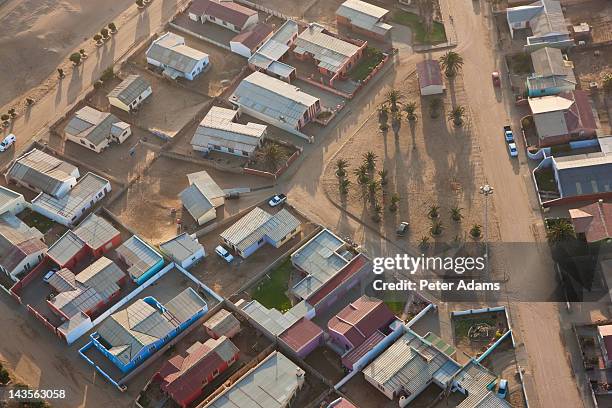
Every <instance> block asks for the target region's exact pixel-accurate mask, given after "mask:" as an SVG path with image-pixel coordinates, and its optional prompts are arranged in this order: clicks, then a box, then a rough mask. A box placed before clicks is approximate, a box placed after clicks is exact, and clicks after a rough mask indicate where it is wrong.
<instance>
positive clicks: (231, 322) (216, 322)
mask: <svg viewBox="0 0 612 408" xmlns="http://www.w3.org/2000/svg"><path fill="white" fill-rule="evenodd" d="M204 329H205V330H206V333H208V335H209V336H210V337H212V338H213V339H218V338H219V337H221V336H225V337H227V338H232V337H234V336H235V335H236V334H238V333H239V332H240V322H239V321H238V319H236V317H235V316H234V315H233V314H232V313H231V312H228V311H227V310H225V309H221V310H219V311H218V312H217V313H215V314H214V315H213V316H212V317H211V318H210V319H208V320H207V321H205V322H204Z"/></svg>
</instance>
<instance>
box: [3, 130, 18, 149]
mask: <svg viewBox="0 0 612 408" xmlns="http://www.w3.org/2000/svg"><path fill="white" fill-rule="evenodd" d="M15 141H17V136H15V135H14V134H12V133H9V135H8V136H7V137H5V138H4V140H2V142H0V152H4V151H6V150H8V148H9V147H11V145H12V144H13V143H15Z"/></svg>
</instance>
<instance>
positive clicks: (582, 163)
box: [553, 153, 612, 197]
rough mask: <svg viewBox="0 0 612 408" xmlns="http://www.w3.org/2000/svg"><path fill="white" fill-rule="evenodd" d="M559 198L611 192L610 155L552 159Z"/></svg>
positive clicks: (611, 161) (611, 170)
mask: <svg viewBox="0 0 612 408" xmlns="http://www.w3.org/2000/svg"><path fill="white" fill-rule="evenodd" d="M553 162H554V166H555V167H556V168H557V177H558V180H557V181H558V182H559V184H560V185H561V196H562V197H572V196H580V195H586V194H594V193H604V192H611V191H612V155H604V154H602V153H591V154H581V155H575V156H565V157H554V158H553Z"/></svg>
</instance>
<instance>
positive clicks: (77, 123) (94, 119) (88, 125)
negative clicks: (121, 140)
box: [64, 106, 130, 146]
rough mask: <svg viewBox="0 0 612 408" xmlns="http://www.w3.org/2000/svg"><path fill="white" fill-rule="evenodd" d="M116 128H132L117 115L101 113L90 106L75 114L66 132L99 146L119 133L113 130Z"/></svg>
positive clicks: (65, 129)
mask: <svg viewBox="0 0 612 408" xmlns="http://www.w3.org/2000/svg"><path fill="white" fill-rule="evenodd" d="M115 126H119V127H120V128H121V129H126V128H129V127H130V125H128V124H127V123H125V122H122V121H121V120H119V119H118V118H117V117H116V116H115V115H112V114H110V113H108V112H100V111H98V110H96V109H94V108H92V107H90V106H84V107H83V108H81V109H79V110H78V111H77V112H76V113H75V114H74V116H73V117H72V119H70V121H69V122H68V124H67V125H66V127H65V128H64V131H65V132H66V134H68V135H72V136H74V137H79V138H82V139H86V140H87V141H88V142H90V143H92V144H94V145H95V146H99V145H100V144H101V143H102V142H104V141H106V140H109V139H110V138H111V135H112V134H114V133H117V131H116V130H114V129H113V128H114V127H115ZM119 133H120V132H119Z"/></svg>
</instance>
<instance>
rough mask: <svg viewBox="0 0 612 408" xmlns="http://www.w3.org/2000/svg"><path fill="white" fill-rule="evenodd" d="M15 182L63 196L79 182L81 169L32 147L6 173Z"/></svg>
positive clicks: (54, 195)
mask: <svg viewBox="0 0 612 408" xmlns="http://www.w3.org/2000/svg"><path fill="white" fill-rule="evenodd" d="M5 178H6V181H7V182H8V183H10V182H13V183H16V184H19V185H20V186H23V187H25V188H28V189H30V190H32V191H35V192H37V193H40V192H44V193H47V194H49V195H51V196H53V197H61V196H63V195H64V194H66V193H67V192H68V190H70V189H71V188H72V187H74V185H75V184H76V183H77V179H78V178H79V169H78V168H77V167H76V166H73V165H72V164H70V163H67V162H65V161H63V160H60V159H57V158H55V157H53V156H51V155H49V154H47V153H45V152H43V151H41V150H38V149H32V150H30V151H29V152H27V153H25V154H24V155H23V156H21V157H19V158H18V159H17V160H15V162H14V163H13V164H12V165H11V167H10V168H9V170H8V172H7V173H6V175H5Z"/></svg>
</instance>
